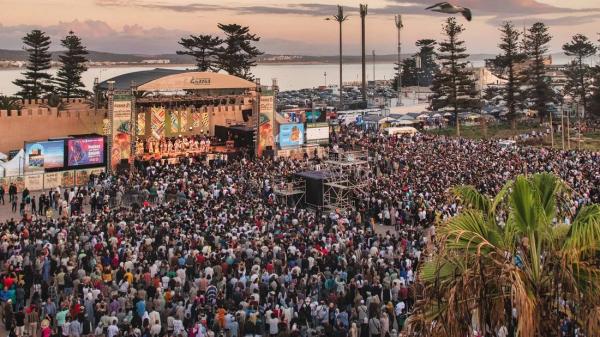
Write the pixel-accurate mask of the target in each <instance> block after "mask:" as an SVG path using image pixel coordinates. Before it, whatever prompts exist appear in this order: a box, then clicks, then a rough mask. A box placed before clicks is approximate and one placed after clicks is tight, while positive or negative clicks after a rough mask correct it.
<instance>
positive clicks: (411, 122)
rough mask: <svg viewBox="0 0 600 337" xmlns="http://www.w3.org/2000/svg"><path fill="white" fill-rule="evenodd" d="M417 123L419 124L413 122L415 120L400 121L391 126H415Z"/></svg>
mask: <svg viewBox="0 0 600 337" xmlns="http://www.w3.org/2000/svg"><path fill="white" fill-rule="evenodd" d="M417 123H419V122H418V121H415V120H406V119H400V120H398V121H396V122H394V123H392V124H394V125H413V124H417Z"/></svg>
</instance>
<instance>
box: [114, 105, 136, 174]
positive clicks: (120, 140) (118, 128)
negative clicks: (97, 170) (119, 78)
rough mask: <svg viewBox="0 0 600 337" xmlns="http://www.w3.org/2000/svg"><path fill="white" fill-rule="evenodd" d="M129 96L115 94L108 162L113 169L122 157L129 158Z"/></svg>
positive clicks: (130, 108)
mask: <svg viewBox="0 0 600 337" xmlns="http://www.w3.org/2000/svg"><path fill="white" fill-rule="evenodd" d="M131 111H132V106H131V96H129V95H115V96H114V99H113V113H112V148H111V157H110V163H111V168H112V169H113V170H115V169H116V167H117V165H118V164H119V163H120V162H121V160H122V159H127V160H128V161H129V160H131Z"/></svg>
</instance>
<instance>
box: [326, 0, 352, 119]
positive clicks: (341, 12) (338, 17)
mask: <svg viewBox="0 0 600 337" xmlns="http://www.w3.org/2000/svg"><path fill="white" fill-rule="evenodd" d="M337 9H338V12H337V14H336V15H334V16H332V17H329V18H325V20H335V21H337V22H338V23H339V24H340V110H342V109H343V108H344V95H343V91H342V23H344V21H346V20H348V15H344V7H342V6H340V5H338V6H337Z"/></svg>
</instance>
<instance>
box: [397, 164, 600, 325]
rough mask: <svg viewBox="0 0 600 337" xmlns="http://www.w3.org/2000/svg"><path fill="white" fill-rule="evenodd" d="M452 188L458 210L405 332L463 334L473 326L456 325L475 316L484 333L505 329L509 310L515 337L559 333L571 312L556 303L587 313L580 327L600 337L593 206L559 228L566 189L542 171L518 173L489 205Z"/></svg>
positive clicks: (598, 227)
mask: <svg viewBox="0 0 600 337" xmlns="http://www.w3.org/2000/svg"><path fill="white" fill-rule="evenodd" d="M453 191H454V193H455V195H456V196H457V197H458V198H459V199H460V201H461V203H462V204H463V206H464V210H463V211H462V212H461V213H460V214H459V215H457V216H455V217H453V218H452V219H450V220H449V221H448V222H447V223H445V224H443V225H442V226H441V227H439V229H438V233H439V234H440V241H439V242H438V243H439V249H438V250H437V251H436V253H435V254H434V255H433V256H432V257H431V259H430V260H429V261H428V262H426V263H424V264H423V265H422V267H421V269H420V270H419V274H418V279H419V280H420V282H421V284H419V285H418V286H419V287H420V288H421V289H422V290H421V293H422V296H423V297H422V299H421V300H420V301H419V302H417V304H416V306H415V312H414V314H413V316H411V319H410V321H409V330H412V331H413V332H419V333H420V334H419V335H420V336H432V337H433V336H435V337H450V336H466V335H468V334H469V332H470V329H472V327H470V326H469V325H468V324H463V322H464V321H466V322H471V321H472V319H473V318H475V319H476V320H477V321H478V323H479V326H487V327H489V328H490V329H491V331H497V329H498V328H499V327H500V326H501V325H506V326H508V327H509V329H512V328H513V326H512V324H511V322H510V321H507V320H506V318H507V317H511V311H512V307H514V308H515V309H516V310H517V312H518V320H517V321H516V323H517V326H516V327H514V329H515V331H513V333H516V334H517V335H518V336H522V337H535V336H558V335H560V333H559V329H560V326H559V323H558V322H559V320H560V318H561V317H563V316H564V315H569V314H570V313H569V312H568V311H567V309H566V308H565V307H557V306H556V300H557V298H561V299H563V300H565V301H567V302H570V303H572V304H573V305H574V306H575V307H576V308H577V310H578V311H580V312H585V313H589V314H588V315H585V316H582V317H579V321H578V324H579V325H580V326H581V327H582V330H583V333H584V334H585V335H586V336H596V335H598V334H599V332H600V331H599V329H600V327H599V326H598V325H597V324H595V322H597V320H598V319H599V318H600V316H599V315H600V299H599V298H598V296H597V294H598V293H599V292H600V268H599V267H598V263H597V256H598V253H599V252H600V205H586V206H583V207H582V208H581V209H580V210H579V212H578V213H577V214H576V216H574V219H573V222H572V225H570V226H568V225H565V224H563V223H562V222H561V219H564V217H565V216H569V214H565V213H563V212H561V210H562V209H568V207H564V206H565V205H568V203H565V202H566V201H568V200H569V196H570V195H571V191H570V190H569V189H568V188H567V187H566V185H565V184H564V183H563V182H562V181H561V180H560V179H559V178H557V177H556V176H554V175H551V174H546V173H544V174H535V175H532V176H518V177H517V178H516V179H515V180H514V181H509V182H508V183H507V184H506V185H505V186H504V188H503V189H502V190H501V191H500V192H499V193H498V195H496V196H495V197H493V198H490V197H488V196H485V195H482V194H480V193H479V192H477V191H476V190H475V188H473V187H469V186H463V187H457V188H455V189H454V190H453ZM571 216H572V215H571ZM507 303H508V305H506V304H507ZM475 313H477V316H475V317H472V316H473V315H474V314H475ZM434 320H435V321H436V322H437V324H432V322H433V321H434ZM471 331H472V330H471Z"/></svg>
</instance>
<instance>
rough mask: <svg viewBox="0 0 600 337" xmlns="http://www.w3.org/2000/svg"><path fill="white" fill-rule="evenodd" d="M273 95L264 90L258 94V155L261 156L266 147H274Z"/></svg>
mask: <svg viewBox="0 0 600 337" xmlns="http://www.w3.org/2000/svg"><path fill="white" fill-rule="evenodd" d="M274 119H275V96H274V95H273V92H272V91H270V92H269V91H265V92H264V94H263V95H261V96H260V115H259V117H258V124H259V125H258V146H257V153H256V155H257V156H258V157H261V156H262V154H263V152H264V151H265V150H266V149H267V147H271V148H274V147H275V136H274V135H275V126H274V125H273V123H274V122H275V121H274Z"/></svg>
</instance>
